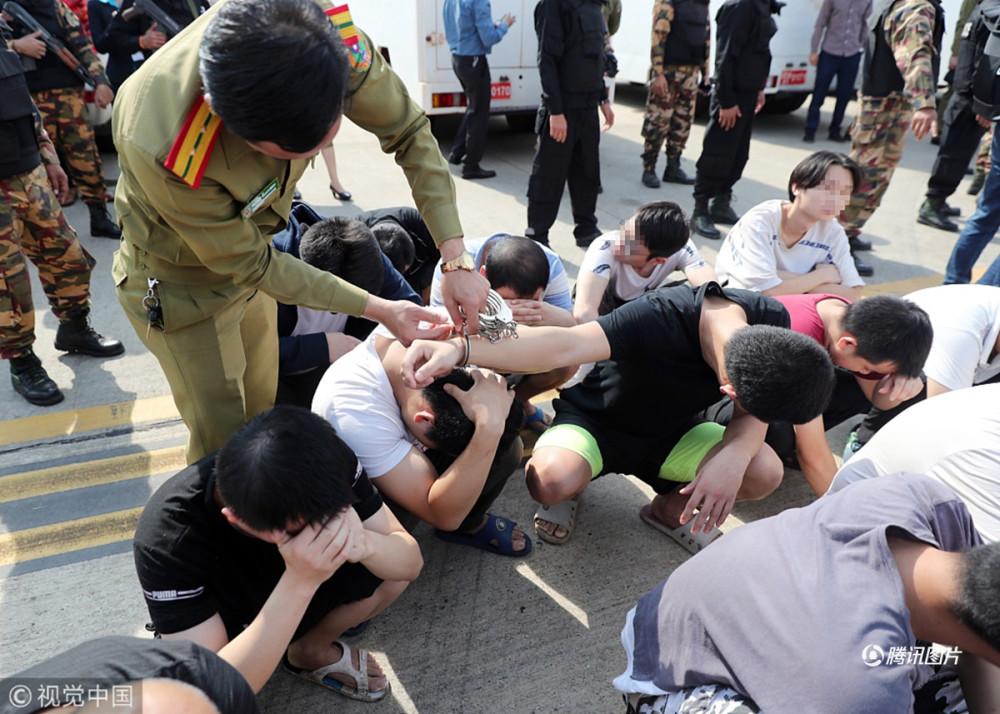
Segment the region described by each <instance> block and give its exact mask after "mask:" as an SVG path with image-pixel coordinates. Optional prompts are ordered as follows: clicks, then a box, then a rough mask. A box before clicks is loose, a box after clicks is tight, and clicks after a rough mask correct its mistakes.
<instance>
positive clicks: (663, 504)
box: [649, 491, 688, 528]
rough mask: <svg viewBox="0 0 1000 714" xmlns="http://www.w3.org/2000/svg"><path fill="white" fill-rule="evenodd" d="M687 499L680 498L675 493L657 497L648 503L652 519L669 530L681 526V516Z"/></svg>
mask: <svg viewBox="0 0 1000 714" xmlns="http://www.w3.org/2000/svg"><path fill="white" fill-rule="evenodd" d="M687 501H688V497H687V496H681V495H680V494H678V493H677V492H676V491H674V492H671V493H668V494H666V495H658V496H656V497H655V498H653V500H652V501H650V503H649V507H650V509H651V510H652V511H653V517H654V518H656V520H658V521H660V522H661V523H665V524H666V525H668V526H670V527H671V528H677V527H678V526H680V525H681V514H682V513H683V512H684V507H685V506H686V505H687Z"/></svg>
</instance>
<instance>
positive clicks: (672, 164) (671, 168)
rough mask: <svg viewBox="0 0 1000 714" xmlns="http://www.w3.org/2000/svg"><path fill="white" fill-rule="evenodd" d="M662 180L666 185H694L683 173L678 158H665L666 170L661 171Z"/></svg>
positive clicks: (692, 180) (679, 158)
mask: <svg viewBox="0 0 1000 714" xmlns="http://www.w3.org/2000/svg"><path fill="white" fill-rule="evenodd" d="M663 180H664V181H666V182H667V183H681V184H684V185H685V186H690V185H692V184H693V183H694V179H693V178H691V177H690V176H688V175H687V174H686V173H684V169H682V168H681V157H680V156H673V157H671V156H668V157H667V168H666V169H664V171H663Z"/></svg>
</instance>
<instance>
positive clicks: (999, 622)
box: [951, 543, 1000, 649]
mask: <svg viewBox="0 0 1000 714" xmlns="http://www.w3.org/2000/svg"><path fill="white" fill-rule="evenodd" d="M998 592H1000V543H990V544H988V545H980V546H977V547H975V548H972V549H971V550H967V551H965V552H964V553H962V554H961V560H960V561H959V570H958V595H957V596H956V598H955V600H954V601H953V602H952V603H951V609H952V612H953V613H954V615H955V617H957V618H958V619H959V621H961V622H962V624H964V625H966V626H967V627H968V628H969V629H970V630H972V631H973V632H975V633H976V634H977V635H979V636H980V637H982V638H983V639H984V640H986V643H987V644H988V645H989V646H990V647H992V648H994V649H1000V598H998V597H997V593H998Z"/></svg>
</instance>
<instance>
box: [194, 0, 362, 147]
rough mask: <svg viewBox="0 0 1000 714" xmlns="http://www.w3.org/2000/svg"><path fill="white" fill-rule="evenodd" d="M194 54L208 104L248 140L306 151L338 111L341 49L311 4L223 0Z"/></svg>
mask: <svg viewBox="0 0 1000 714" xmlns="http://www.w3.org/2000/svg"><path fill="white" fill-rule="evenodd" d="M198 58H199V60H200V62H199V71H200V73H201V79H202V83H203V84H204V85H205V91H206V93H207V94H208V95H209V97H210V100H211V104H212V110H213V111H214V112H215V113H216V114H218V115H219V117H220V118H221V119H222V121H223V122H225V125H226V128H227V129H228V130H229V131H231V132H233V133H234V134H236V135H237V136H239V137H241V138H242V139H245V140H247V141H252V142H259V141H271V142H274V143H275V144H277V145H278V146H280V147H281V148H282V149H284V150H285V151H289V152H292V153H296V154H302V153H306V152H309V151H312V150H313V149H316V148H317V147H318V146H319V144H320V143H321V142H322V141H323V139H324V138H325V137H326V135H327V134H328V133H329V132H330V129H331V127H333V124H334V123H335V122H336V121H337V119H338V118H339V117H340V115H341V113H342V112H343V109H344V95H345V92H346V89H347V77H348V71H349V69H348V59H347V50H346V48H345V47H344V41H343V40H342V39H341V38H340V36H339V35H338V33H337V30H336V28H334V26H333V23H331V22H330V20H329V18H327V16H326V15H324V14H323V11H322V10H321V9H320V7H319V5H317V4H316V3H314V2H304V1H303V0H233V1H232V2H227V3H226V4H225V5H223V6H222V7H221V8H219V11H218V13H216V15H215V17H213V18H212V20H211V21H210V22H209V24H208V27H207V28H206V29H205V35H204V37H203V38H202V41H201V46H200V48H199V49H198Z"/></svg>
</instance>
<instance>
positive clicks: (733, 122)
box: [691, 0, 784, 238]
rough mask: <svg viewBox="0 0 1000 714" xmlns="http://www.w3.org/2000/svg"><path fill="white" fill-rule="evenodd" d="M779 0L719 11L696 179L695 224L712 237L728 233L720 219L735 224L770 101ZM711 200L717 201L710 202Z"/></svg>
mask: <svg viewBox="0 0 1000 714" xmlns="http://www.w3.org/2000/svg"><path fill="white" fill-rule="evenodd" d="M783 5H784V3H780V2H777V0H726V1H725V2H724V3H723V4H722V7H720V8H719V12H718V13H717V14H716V16H715V28H716V29H715V47H716V50H715V84H714V85H713V87H712V100H711V104H710V106H709V111H710V112H711V119H709V122H708V127H707V128H706V129H705V138H704V141H703V142H702V149H701V158H699V159H698V165H697V175H696V178H695V182H694V213H693V214H692V216H691V226H692V228H693V229H694V230H695V231H697V233H698V234H699V235H702V236H704V237H706V238H719V237H720V236H721V235H722V234H721V233H720V232H719V229H718V228H716V227H715V223H727V224H730V225H731V224H733V223H736V221H737V220H739V216H738V215H736V212H735V211H734V210H733V208H732V206H731V205H730V202H731V201H732V191H733V185H735V183H736V182H737V181H739V180H740V176H742V175H743V167H744V166H746V163H747V159H748V158H749V157H750V132H751V131H752V129H753V118H754V115H755V114H756V113H757V112H758V111H760V108H761V107H762V106H764V85H765V83H766V82H767V74H768V71H769V70H770V68H771V51H770V49H769V47H768V45H769V43H770V41H771V37H772V36H773V35H774V33H775V32H776V31H777V26H776V25H775V24H774V19H773V18H772V17H771V14H772V13H776V12H778V11H779V10H780V9H781V8H782V6H783ZM709 201H711V205H709Z"/></svg>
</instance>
